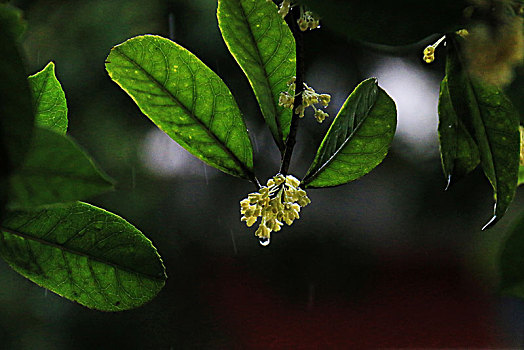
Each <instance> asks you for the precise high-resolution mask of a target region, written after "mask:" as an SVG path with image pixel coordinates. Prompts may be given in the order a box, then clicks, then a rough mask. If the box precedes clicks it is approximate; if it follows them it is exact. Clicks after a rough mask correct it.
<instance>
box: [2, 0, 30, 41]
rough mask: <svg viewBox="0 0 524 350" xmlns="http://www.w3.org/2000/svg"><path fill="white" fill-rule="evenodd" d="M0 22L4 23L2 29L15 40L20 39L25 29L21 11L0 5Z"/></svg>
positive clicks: (6, 5)
mask: <svg viewBox="0 0 524 350" xmlns="http://www.w3.org/2000/svg"><path fill="white" fill-rule="evenodd" d="M0 22H2V23H4V26H5V27H4V28H5V29H6V30H8V31H9V32H10V35H11V36H12V38H15V39H20V37H21V36H22V34H24V32H25V30H26V28H27V23H26V21H24V19H23V18H22V10H20V9H19V8H16V7H14V6H11V5H9V4H0ZM2 35H3V34H2Z"/></svg>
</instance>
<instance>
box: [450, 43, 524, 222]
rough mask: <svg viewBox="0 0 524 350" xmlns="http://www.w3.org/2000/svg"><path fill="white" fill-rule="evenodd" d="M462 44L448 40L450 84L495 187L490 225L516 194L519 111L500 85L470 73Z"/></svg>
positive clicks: (488, 176)
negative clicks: (461, 55) (463, 58)
mask: <svg viewBox="0 0 524 350" xmlns="http://www.w3.org/2000/svg"><path fill="white" fill-rule="evenodd" d="M459 45H460V38H458V37H455V38H453V39H450V40H449V41H448V57H447V67H446V72H447V80H448V87H449V93H450V98H451V101H452V104H453V106H454V108H455V111H456V112H457V115H458V117H459V119H460V120H462V121H463V122H464V125H465V126H466V128H467V129H468V131H469V133H470V134H471V136H472V137H473V139H474V140H475V143H476V144H477V146H478V149H479V154H480V162H481V165H482V169H483V170H484V173H485V174H486V177H487V178H488V180H489V181H490V183H491V185H492V187H493V190H494V197H495V209H494V215H493V218H492V219H491V221H490V222H489V223H488V224H487V225H486V226H485V228H487V227H489V226H491V225H493V224H494V223H496V222H497V221H498V220H500V218H502V216H503V215H504V213H505V212H506V210H507V208H508V206H509V204H510V203H511V202H512V201H513V197H514V196H515V191H516V188H517V182H518V171H519V154H520V134H519V115H518V112H517V111H516V110H515V108H514V107H513V105H512V104H511V102H510V101H509V99H508V98H507V97H506V96H505V95H504V93H503V92H502V91H501V90H500V89H499V88H497V87H495V86H491V85H488V84H486V83H484V82H482V81H480V80H477V79H474V78H472V77H470V76H469V74H468V73H467V72H466V71H465V69H464V68H463V66H462V61H461V60H462V58H461V57H460V56H459V53H458V48H459Z"/></svg>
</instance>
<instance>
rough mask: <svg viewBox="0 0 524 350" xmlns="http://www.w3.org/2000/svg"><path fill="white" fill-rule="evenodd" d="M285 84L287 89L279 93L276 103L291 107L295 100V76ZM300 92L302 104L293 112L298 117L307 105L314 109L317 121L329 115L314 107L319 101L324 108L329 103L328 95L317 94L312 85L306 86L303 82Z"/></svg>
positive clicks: (302, 114)
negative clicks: (302, 88)
mask: <svg viewBox="0 0 524 350" xmlns="http://www.w3.org/2000/svg"><path fill="white" fill-rule="evenodd" d="M287 85H288V91H283V92H281V93H280V97H279V100H278V104H279V105H280V106H283V107H284V108H293V104H294V102H295V94H294V91H295V77H293V78H292V79H291V80H290V81H288V83H287ZM300 94H302V104H300V105H299V106H298V107H297V108H296V109H295V114H298V116H299V117H300V118H303V117H304V113H305V111H306V108H308V107H312V108H313V110H314V111H315V119H316V120H317V122H319V123H322V122H323V121H324V119H326V118H327V117H329V114H327V113H326V112H324V111H323V110H321V109H319V108H317V107H315V104H318V103H319V104H321V105H322V106H323V107H324V108H326V107H327V106H328V105H329V102H330V101H331V96H330V95H328V94H319V93H317V92H316V91H315V90H314V89H313V88H312V87H310V86H308V85H307V84H306V83H304V90H303V91H302V92H300V93H299V95H300Z"/></svg>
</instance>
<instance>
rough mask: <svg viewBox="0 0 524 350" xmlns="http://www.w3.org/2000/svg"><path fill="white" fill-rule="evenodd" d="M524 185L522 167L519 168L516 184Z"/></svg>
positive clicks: (523, 167)
mask: <svg viewBox="0 0 524 350" xmlns="http://www.w3.org/2000/svg"><path fill="white" fill-rule="evenodd" d="M522 184H524V166H522V165H521V166H520V167H519V182H518V185H519V186H520V185H522Z"/></svg>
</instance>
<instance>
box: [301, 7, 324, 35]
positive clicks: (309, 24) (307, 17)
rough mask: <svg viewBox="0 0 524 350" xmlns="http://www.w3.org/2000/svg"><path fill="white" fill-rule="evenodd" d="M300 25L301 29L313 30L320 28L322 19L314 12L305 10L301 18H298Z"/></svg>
mask: <svg viewBox="0 0 524 350" xmlns="http://www.w3.org/2000/svg"><path fill="white" fill-rule="evenodd" d="M297 24H298V27H299V28H300V30H301V31H303V32H305V31H306V30H308V29H309V30H313V29H317V28H320V20H319V19H318V18H317V17H315V15H314V14H313V12H311V11H304V12H303V13H302V15H301V16H300V18H299V19H298V20H297Z"/></svg>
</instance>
